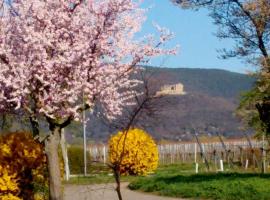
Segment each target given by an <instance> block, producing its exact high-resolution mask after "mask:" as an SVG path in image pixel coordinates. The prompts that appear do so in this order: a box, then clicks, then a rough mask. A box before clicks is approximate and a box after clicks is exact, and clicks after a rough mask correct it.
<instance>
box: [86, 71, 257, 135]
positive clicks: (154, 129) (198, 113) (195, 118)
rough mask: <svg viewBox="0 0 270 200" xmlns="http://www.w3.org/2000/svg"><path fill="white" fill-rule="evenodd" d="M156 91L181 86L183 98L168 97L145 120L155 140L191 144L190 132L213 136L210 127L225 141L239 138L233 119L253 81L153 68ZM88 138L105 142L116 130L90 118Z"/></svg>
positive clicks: (229, 75) (229, 74)
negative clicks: (174, 85)
mask: <svg viewBox="0 0 270 200" xmlns="http://www.w3.org/2000/svg"><path fill="white" fill-rule="evenodd" d="M146 70H147V72H149V73H150V74H151V85H152V89H153V90H155V91H158V90H160V88H161V87H162V86H164V85H166V84H176V83H182V84H183V85H184V90H185V92H186V95H183V96H179V95H178V96H177V95H175V96H174V95H168V96H166V97H164V98H165V101H164V102H166V103H165V104H164V103H163V104H162V106H161V107H160V114H159V115H158V116H156V117H155V119H148V120H145V119H144V123H145V124H146V125H147V126H146V129H147V131H148V132H149V133H151V135H152V136H154V137H155V138H156V139H169V140H190V139H192V138H193V137H194V135H193V134H192V133H191V129H193V128H194V129H195V130H196V132H198V133H199V134H208V135H214V134H215V133H214V131H213V130H212V126H215V127H217V128H218V129H219V131H220V132H221V133H222V134H224V135H225V136H228V137H239V136H241V135H242V132H241V131H240V130H239V128H240V127H241V126H242V125H241V123H240V121H239V119H237V118H236V117H235V116H234V111H235V109H236V108H237V106H238V102H239V98H240V95H241V93H243V92H244V91H247V90H249V89H250V88H251V87H252V85H253V84H254V82H255V79H254V78H252V77H250V76H247V75H245V74H240V73H234V72H229V71H225V70H219V69H190V68H189V69H188V68H177V69H175V68H153V67H146ZM90 121H91V122H90V123H89V124H88V128H87V130H88V134H89V136H90V137H91V138H92V139H95V140H106V139H107V138H108V136H109V135H110V134H112V133H114V132H115V131H116V130H115V129H113V128H109V127H107V126H106V125H104V124H102V123H101V122H100V121H99V120H98V119H95V118H93V117H91V120H90Z"/></svg>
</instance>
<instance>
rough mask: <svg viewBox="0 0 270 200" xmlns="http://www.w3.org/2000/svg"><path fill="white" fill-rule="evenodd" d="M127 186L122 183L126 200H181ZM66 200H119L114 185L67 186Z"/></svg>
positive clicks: (65, 191)
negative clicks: (136, 190) (132, 189)
mask: <svg viewBox="0 0 270 200" xmlns="http://www.w3.org/2000/svg"><path fill="white" fill-rule="evenodd" d="M127 185H128V184H127V183H122V196H123V199H124V200H181V199H179V198H169V197H160V196H155V195H152V194H146V193H141V192H134V191H131V190H129V189H128V188H127ZM64 200H118V198H117V194H116V192H115V190H114V184H102V185H65V190H64ZM182 200H183V199H182Z"/></svg>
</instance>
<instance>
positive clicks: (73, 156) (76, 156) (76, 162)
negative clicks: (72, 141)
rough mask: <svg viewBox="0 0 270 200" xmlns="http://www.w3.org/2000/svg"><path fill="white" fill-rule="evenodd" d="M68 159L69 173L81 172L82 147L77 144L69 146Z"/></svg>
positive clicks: (82, 165)
mask: <svg viewBox="0 0 270 200" xmlns="http://www.w3.org/2000/svg"><path fill="white" fill-rule="evenodd" d="M88 157H89V156H88ZM68 160H69V168H70V173H71V174H83V171H84V160H83V148H81V147H78V146H72V147H69V148H68Z"/></svg>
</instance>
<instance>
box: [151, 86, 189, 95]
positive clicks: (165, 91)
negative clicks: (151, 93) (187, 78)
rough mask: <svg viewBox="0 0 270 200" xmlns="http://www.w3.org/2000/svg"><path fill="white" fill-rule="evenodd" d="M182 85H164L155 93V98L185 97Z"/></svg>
mask: <svg viewBox="0 0 270 200" xmlns="http://www.w3.org/2000/svg"><path fill="white" fill-rule="evenodd" d="M185 94H186V92H185V91H184V85H183V84H182V83H177V84H173V85H164V86H162V87H161V88H160V90H159V91H157V93H156V96H161V95H185Z"/></svg>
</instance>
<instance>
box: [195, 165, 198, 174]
mask: <svg viewBox="0 0 270 200" xmlns="http://www.w3.org/2000/svg"><path fill="white" fill-rule="evenodd" d="M198 172H199V164H198V163H196V164H195V173H196V174H198Z"/></svg>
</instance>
